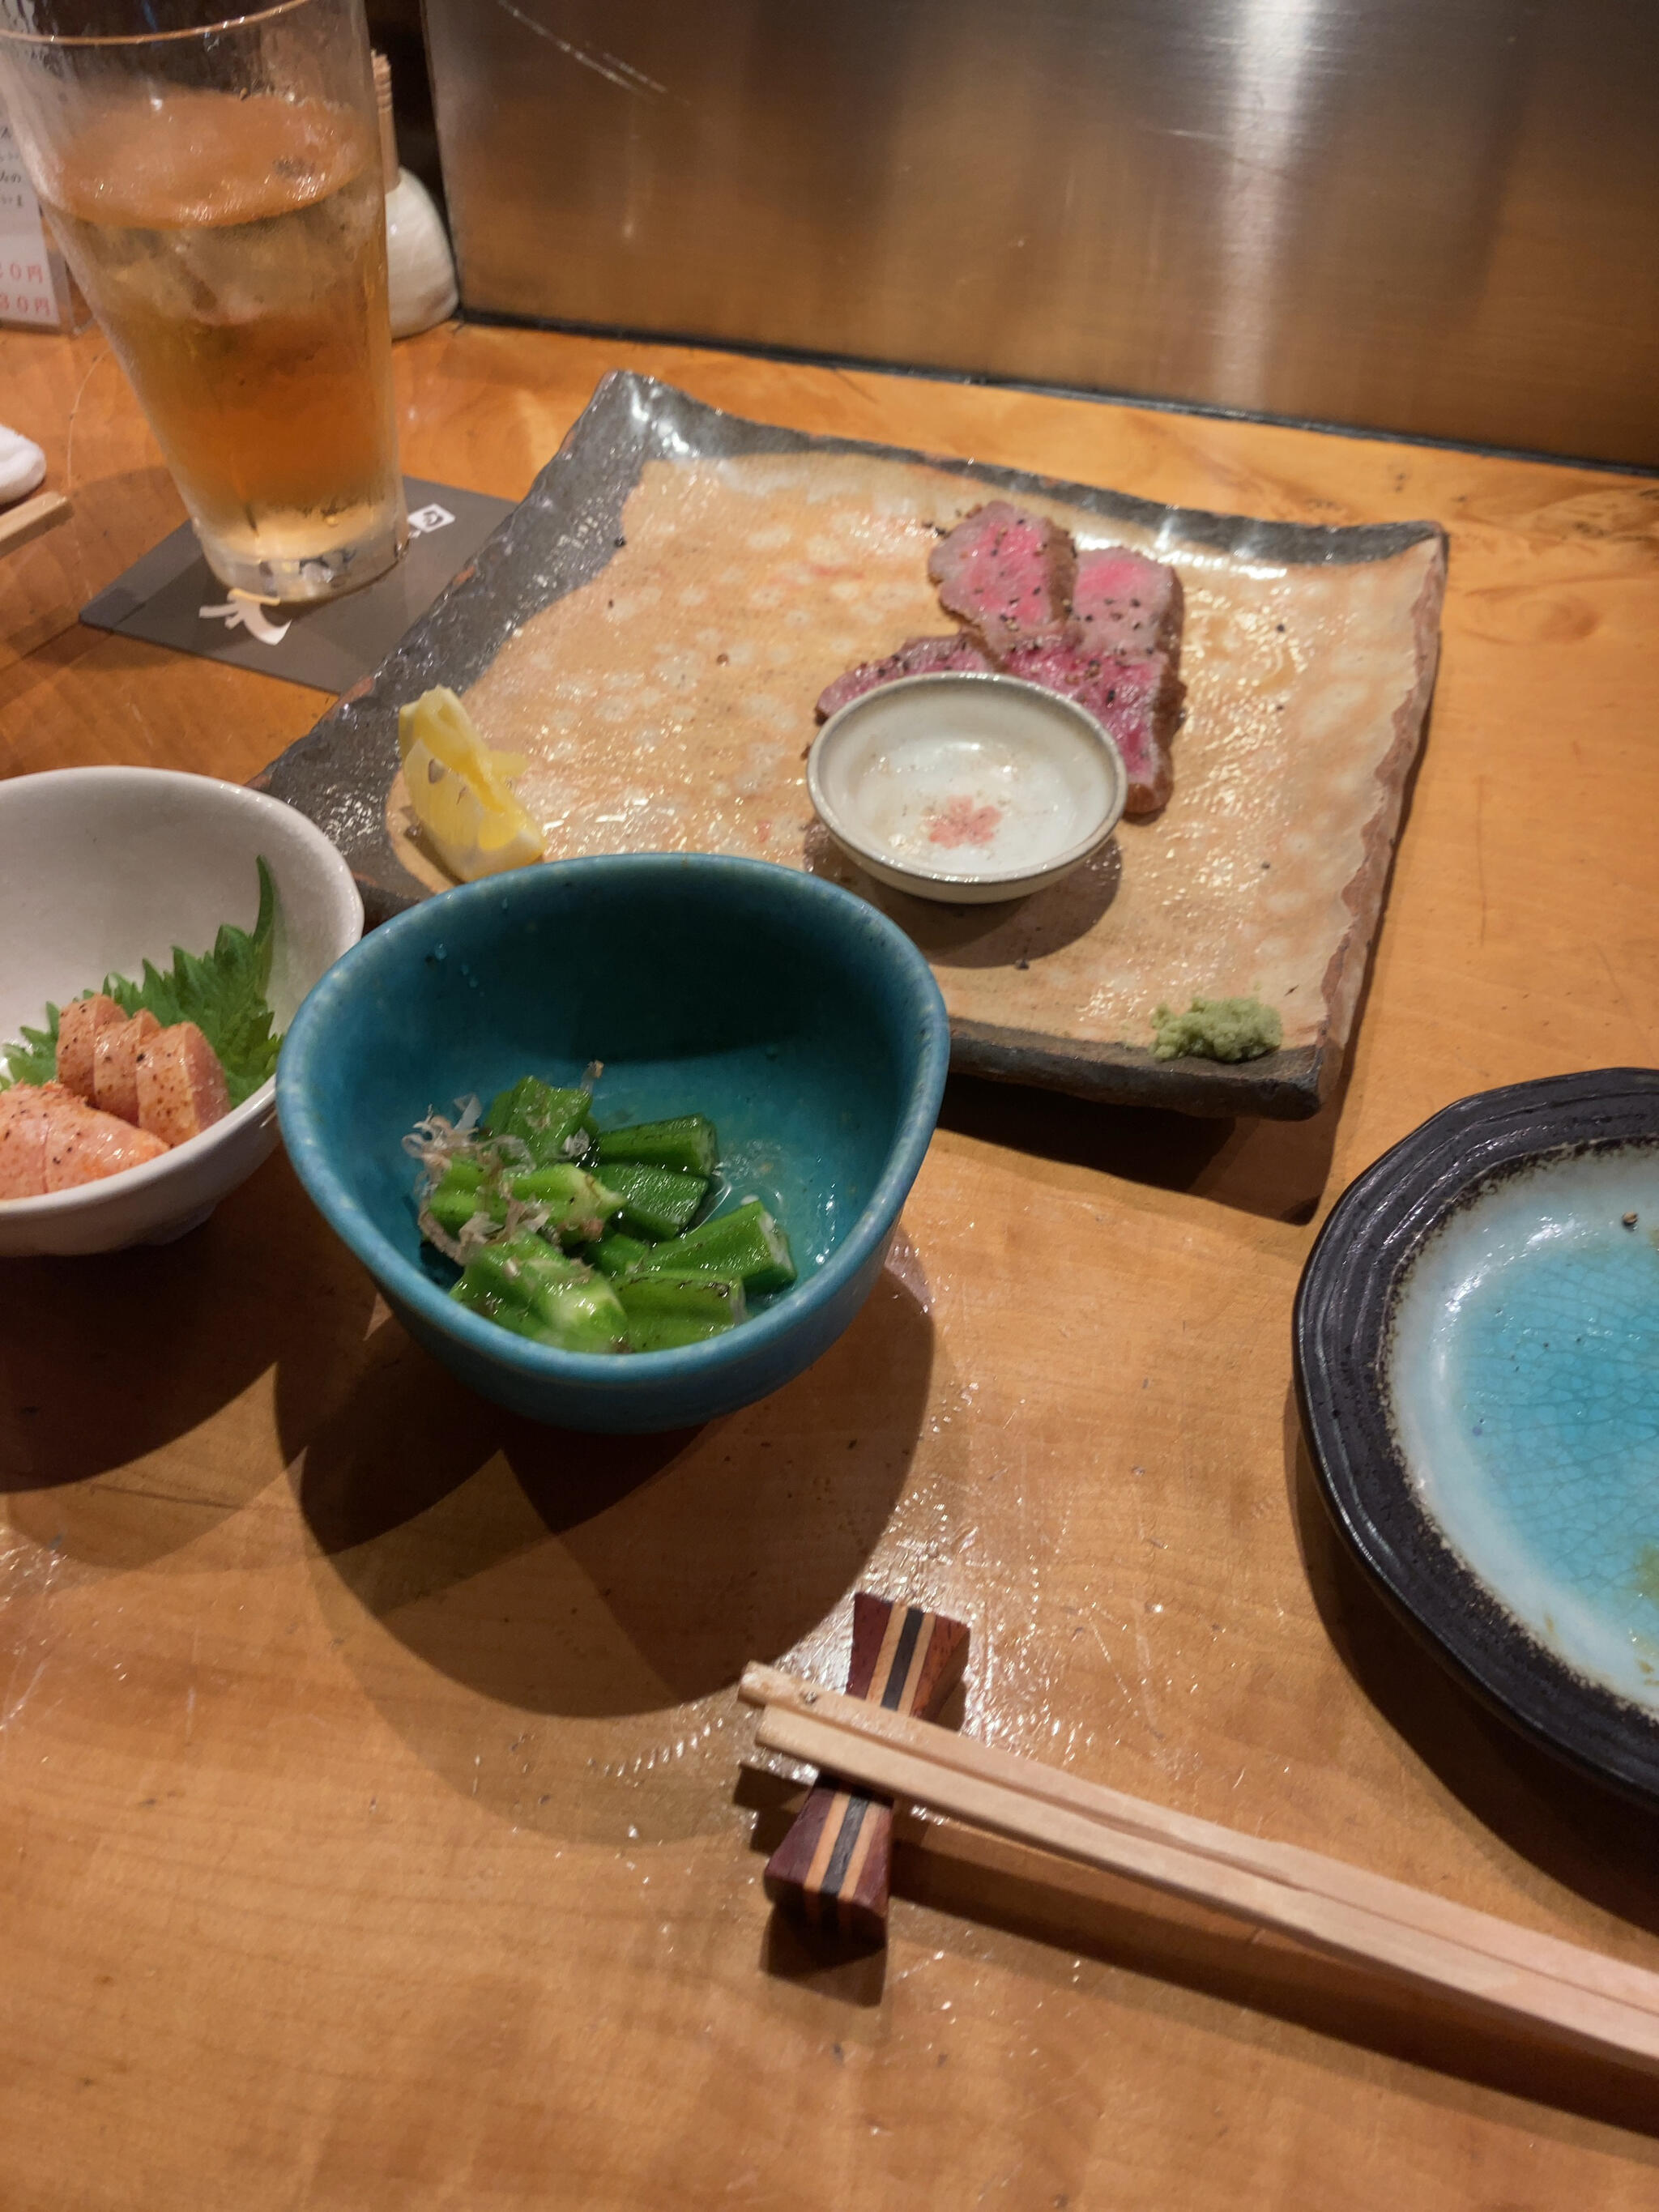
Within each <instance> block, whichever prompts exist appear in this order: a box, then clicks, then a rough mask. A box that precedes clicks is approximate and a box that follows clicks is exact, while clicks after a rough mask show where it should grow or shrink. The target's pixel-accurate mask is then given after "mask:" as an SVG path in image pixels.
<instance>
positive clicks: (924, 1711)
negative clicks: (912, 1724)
mask: <svg viewBox="0 0 1659 2212" xmlns="http://www.w3.org/2000/svg"><path fill="white" fill-rule="evenodd" d="M967 1659H968V1631H967V1630H966V1629H965V1628H964V1627H963V1625H962V1623H961V1622H960V1621H959V1620H944V1619H943V1618H942V1617H941V1616H940V1615H939V1613H928V1612H926V1611H925V1610H924V1609H923V1608H922V1607H921V1606H915V1605H903V1604H896V1603H895V1602H894V1601H892V1600H891V1599H890V1598H884V1597H878V1596H876V1595H874V1594H873V1593H872V1591H870V1590H854V1593H853V1650H852V1655H851V1657H850V1659H849V1661H848V1668H847V1694H848V1697H849V1698H863V1699H868V1700H870V1701H871V1702H872V1703H873V1704H875V1705H880V1706H881V1707H882V1708H883V1709H884V1711H889V1712H896V1713H905V1714H911V1715H914V1716H915V1718H916V1719H918V1720H924V1721H931V1720H933V1718H935V1717H936V1716H937V1715H938V1713H939V1711H940V1709H941V1708H942V1707H943V1705H944V1704H945V1699H947V1698H948V1697H949V1696H950V1694H951V1692H952V1691H953V1690H954V1689H955V1688H956V1686H957V1683H958V1682H959V1681H960V1680H962V1670H963V1667H964V1666H965V1665H966V1663H967ZM892 1858H893V1809H892V1806H891V1803H890V1802H889V1801H888V1800H886V1799H884V1798H881V1797H878V1796H871V1795H870V1794H869V1792H868V1791H866V1790H857V1789H854V1788H852V1787H851V1786H850V1785H849V1784H846V1783H844V1782H843V1781H842V1779H841V1778H839V1777H838V1776H836V1775H833V1774H832V1775H829V1776H820V1777H819V1778H818V1780H817V1782H815V1783H814V1784H813V1785H812V1787H811V1790H809V1791H808V1792H807V1796H806V1802H805V1804H804V1805H803V1806H802V1807H801V1808H800V1811H799V1813H798V1814H796V1815H795V1820H794V1824H793V1826H792V1827H791V1829H790V1831H789V1832H788V1834H787V1836H786V1837H785V1838H784V1839H783V1841H782V1842H781V1844H779V1845H778V1847H777V1849H776V1850H775V1851H774V1852H773V1854H772V1856H771V1857H770V1858H769V1859H768V1861H767V1862H766V1873H765V1876H764V1880H765V1883H766V1894H767V1895H768V1896H769V1898H770V1899H771V1900H772V1902H773V1904H774V1905H780V1906H781V1907H782V1908H783V1909H784V1910H785V1911H791V1912H794V1913H797V1914H799V1916H800V1917H802V1918H803V1919H804V1920H805V1921H806V1922H807V1923H808V1924H809V1925H810V1926H811V1927H812V1928H813V1929H817V1931H819V1932H820V1933H823V1934H826V1935H829V1936H833V1937H835V1938H837V1939H839V1940H840V1941H841V1942H844V1943H849V1944H854V1943H857V1944H864V1945H869V1944H872V1943H879V1942H884V1940H885V1937H886V1934H887V1907H888V1904H889V1901H890V1884H891V1873H892Z"/></svg>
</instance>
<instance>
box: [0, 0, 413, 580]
mask: <svg viewBox="0 0 1659 2212" xmlns="http://www.w3.org/2000/svg"><path fill="white" fill-rule="evenodd" d="M222 5H223V0H220V9H222ZM218 13H219V10H217V9H213V8H211V7H206V8H204V7H202V6H200V5H194V6H192V5H191V4H189V0H0V103H3V105H4V106H6V107H7V108H9V111H10V116H11V122H12V126H13V129H14V131H15V134H16V137H17V140H18V143H19V145H20V146H21V149H22V155H23V160H24V162H25V164H26V166H27V169H28V172H29V175H30V178H31V180H32V181H33V185H34V187H35V190H36V191H38V192H39V194H40V198H41V200H42V202H43V203H44V204H45V206H46V211H47V214H48V216H49V217H50V220H51V222H52V228H53V230H54V231H55V232H56V234H57V236H58V243H59V244H60V245H61V246H62V247H63V249H64V255H65V256H66V258H67V259H68V261H69V264H70V267H71V268H72V269H73V270H74V271H75V274H76V277H77V278H78V279H79V280H80V284H81V289H82V291H83V292H84V293H85V294H86V295H87V298H88V300H89V301H90V302H91V303H92V307H93V311H94V313H95V314H96V315H97V317H98V319H99V321H100V323H101V324H102V325H103V328H104V331H105V334H106V337H108V339H109V342H110V343H111V345H112V347H113V349H114V350H115V353H116V356H117V357H118V359H119V361H120V362H121V365H122V367H123V368H125V371H126V373H127V375H128V377H129V378H130V379H131V383H132V387H133V389H134V391H135V392H137V395H138V398H139V401H140V403H141V404H142V405H143V410H144V412H145V414H146V415H147V416H149V422H150V427H151V428H152V429H154V431H155V435H156V437H157V438H158V439H159V440H160V441H161V451H162V453H163V454H164V455H165V456H166V459H167V466H168V467H169V468H170V469H171V470H172V471H173V481H174V482H175V483H177V485H178V487H179V491H180V492H181V493H182V495H183V496H184V501H185V506H186V507H188V509H189V510H190V517H191V521H192V522H193V523H194V525H195V526H196V533H197V537H198V538H200V539H201V541H202V550H203V551H204V554H205V555H206V556H207V559H208V563H209V566H210V568H212V569H213V572H214V574H216V576H218V577H219V578H220V579H221V580H222V581H223V582H225V583H227V584H229V585H233V586H237V587H239V588H240V589H241V590H243V591H246V592H254V593H258V595H260V596H261V597H264V598H270V599H295V600H299V599H331V598H333V597H335V596H336V595H337V594H338V593H339V592H347V591H350V590H352V589H353V588H354V587H355V586H357V585H359V584H363V583H367V582H368V581H369V580H370V579H371V578H372V577H374V576H378V575H380V574H382V573H383V572H384V571H385V570H386V569H387V568H390V567H391V566H392V562H394V561H396V559H397V558H398V554H399V553H400V552H401V551H402V550H403V547H404V544H405V543H406V541H407V538H408V523H407V520H406V519H405V516H404V496H403V480H402V477H401V476H400V475H399V473H398V438H397V424H396V418H395V414H394V410H393V404H392V333H391V325H390V322H389V319H388V317H387V312H386V199H385V185H384V181H383V179H382V174H381V167H380V138H379V126H378V122H377V118H376V113H375V106H374V79H373V76H372V74H371V70H370V64H369V51H368V31H367V28H366V27H365V24H364V21H363V6H362V0H283V4H280V5H277V6H274V7H266V8H260V9H254V10H253V11H252V12H250V13H249V14H247V15H240V16H237V17H235V18H234V19H233V20H229V21H224V20H216V15H217V14H218Z"/></svg>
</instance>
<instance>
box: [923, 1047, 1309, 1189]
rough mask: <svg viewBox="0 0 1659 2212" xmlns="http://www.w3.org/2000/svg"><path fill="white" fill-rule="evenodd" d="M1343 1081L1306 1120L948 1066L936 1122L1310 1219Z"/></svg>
mask: <svg viewBox="0 0 1659 2212" xmlns="http://www.w3.org/2000/svg"><path fill="white" fill-rule="evenodd" d="M1341 1099H1342V1090H1341V1086H1339V1088H1338V1091H1337V1093H1336V1095H1335V1097H1334V1098H1333V1099H1332V1100H1331V1102H1330V1103H1328V1105H1327V1106H1326V1107H1325V1108H1324V1109H1323V1110H1322V1112H1320V1113H1318V1114H1316V1115H1314V1116H1313V1117H1312V1119H1311V1120H1310V1121H1259V1120H1254V1119H1240V1120H1236V1121H1228V1120H1218V1121H1212V1120H1209V1119H1207V1118H1206V1117H1203V1116H1200V1115H1195V1114H1175V1113H1169V1112H1164V1111H1161V1110H1159V1109H1157V1108H1155V1107H1150V1106H1106V1105H1102V1104H1100V1103H1098V1102H1097V1101H1096V1100H1092V1099H1087V1098H1071V1097H1066V1096H1065V1095H1064V1094H1063V1093H1061V1092H1060V1091H1037V1090H1034V1089H1032V1088H1030V1086H1029V1085H1024V1084H1018V1083H994V1082H992V1081H990V1080H988V1079H987V1078H985V1077H983V1076H975V1075H953V1076H952V1077H951V1079H950V1081H949V1082H948V1083H947V1085H945V1103H944V1106H943V1107H942V1108H941V1109H940V1112H939V1126H940V1127H941V1128H945V1129H953V1130H955V1131H957V1133H959V1134H960V1135H963V1136H966V1137H977V1138H980V1139H982V1140H983V1141H985V1142H986V1143H987V1144H994V1145H1006V1146H1009V1147H1010V1148H1011V1149H1012V1150H1013V1151H1015V1152H1031V1153H1036V1154H1038V1155H1039V1156H1041V1157H1042V1158H1045V1159H1052V1160H1063V1161H1065V1162H1066V1163H1067V1164H1069V1165H1071V1166H1073V1167H1085V1168H1095V1169H1098V1170H1101V1171H1102V1172H1103V1173H1104V1174H1107V1175H1114V1176H1122V1177H1123V1178H1124V1179H1125V1180H1126V1181H1127V1182H1141V1183H1147V1184H1150V1185H1151V1186H1152V1188H1154V1189H1158V1190H1179V1191H1186V1192H1188V1193H1189V1194H1191V1195H1192V1196H1194V1197H1195V1198H1210V1199H1213V1200H1215V1201H1216V1203H1217V1204H1218V1205H1220V1206H1237V1208H1238V1209H1239V1210H1240V1211H1241V1212H1246V1213H1256V1214H1262V1215H1265V1216H1266V1217H1267V1218H1269V1219H1271V1220H1275V1221H1291V1222H1306V1221H1310V1220H1312V1218H1313V1217H1314V1214H1315V1213H1316V1211H1317V1210H1318V1206H1319V1201H1320V1199H1321V1197H1322V1194H1323V1192H1324V1188H1325V1182H1326V1178H1327V1177H1328V1175H1329V1174H1330V1170H1331V1155H1332V1152H1333V1150H1334V1146H1335V1143H1336V1125H1337V1118H1338V1115H1339V1114H1340V1110H1341Z"/></svg>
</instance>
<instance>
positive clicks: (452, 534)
mask: <svg viewBox="0 0 1659 2212" xmlns="http://www.w3.org/2000/svg"><path fill="white" fill-rule="evenodd" d="M404 495H405V496H406V498H407V500H408V502H409V522H410V538H409V550H408V551H407V552H406V553H405V554H404V557H403V559H402V560H401V561H399V562H398V565H397V567H396V568H393V569H392V570H390V571H389V573H388V574H386V575H384V576H380V577H378V578H377V579H376V580H375V581H374V583H372V584H366V585H364V586H363V588H362V591H360V592H348V593H347V594H346V596H345V597H344V598H343V599H329V600H322V601H319V602H318V603H317V604H315V605H311V606H300V607H284V606H281V605H277V604H276V602H274V601H272V600H268V599H254V598H252V596H251V595H250V594H248V593H246V592H232V591H228V590H227V588H226V587H225V586H224V585H223V584H222V583H221V582H220V581H219V580H218V578H217V577H216V575H215V574H213V572H212V570H211V569H210V568H209V567H208V564H207V562H205V561H204V559H203V558H202V550H201V547H200V546H199V545H198V544H197V540H196V533H195V532H194V531H193V530H192V529H191V526H190V525H189V524H188V523H187V522H186V523H181V524H180V525H179V528H178V529H177V530H175V531H174V532H173V534H172V536H171V537H170V538H163V539H162V540H161V544H159V545H157V546H155V547H153V548H152V549H151V550H150V551H149V552H148V553H146V554H145V555H144V556H143V559H142V560H141V561H135V562H134V563H133V565H132V566H131V568H129V569H128V570H127V571H126V574H125V575H123V576H118V577H117V579H116V580H115V581H114V583H112V585H110V586H109V587H108V588H107V589H106V590H105V591H102V592H100V593H99V594H98V596H97V598H96V599H94V600H92V601H91V602H90V603H89V604H88V605H86V606H84V607H82V610H81V619H82V622H83V623H89V624H90V625H91V627H92V628H93V629H109V630H116V631H118V632H119V634H120V635H122V636H123V637H137V638H143V640H144V641H145V642H146V643H148V644H150V645H166V646H171V647H173V650H174V651H175V652H179V653H200V654H201V655H202V657H203V658H204V659H207V660H228V661H229V662H230V663H231V664H232V665H233V666H234V667H237V668H257V669H258V670H259V671H261V673H262V674H264V675H266V676H282V677H286V678H287V679H288V681H289V683H290V684H311V685H313V687H314V688H315V689H316V690H319V691H333V692H342V691H349V690H350V689H351V687H352V685H353V684H356V683H358V682H360V681H361V680H362V678H364V677H365V676H370V675H372V674H373V673H374V671H375V670H376V669H377V668H378V667H379V666H380V663H381V662H382V661H383V660H384V659H386V655H387V654H388V653H390V652H391V651H392V647H393V646H395V645H396V644H397V642H398V639H399V638H400V637H402V635H404V631H405V630H406V629H409V628H410V624H411V623H416V622H418V621H419V620H420V618H421V617H422V615H423V614H425V613H426V611H427V610H428V607H430V606H431V605H432V604H433V602H434V600H435V599H437V597H438V596H439V594H440V593H441V592H442V591H443V590H444V589H445V588H446V587H447V586H448V585H449V584H450V583H451V582H453V580H454V578H455V575H456V574H457V573H458V571H459V570H460V569H462V568H465V567H466V565H467V563H468V562H470V561H471V558H472V556H473V555H474V554H475V553H476V552H477V550H478V549H479V547H480V546H481V545H482V544H483V542H484V540H485V538H488V537H489V534H490V532H491V531H493V530H494V529H495V526H496V525H497V523H499V522H500V521H501V520H502V518H503V517H504V516H506V515H508V514H510V513H512V512H513V501H512V500H510V499H495V498H493V497H492V496H491V495H489V493H488V492H482V491H461V490H459V489H457V488H456V487H455V486H454V485H453V484H441V483H428V482H427V481H426V479H425V478H424V477H404Z"/></svg>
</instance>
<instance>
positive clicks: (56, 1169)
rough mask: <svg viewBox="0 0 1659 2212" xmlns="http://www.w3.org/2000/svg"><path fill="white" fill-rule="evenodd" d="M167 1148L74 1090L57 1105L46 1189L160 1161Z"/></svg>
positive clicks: (71, 1185) (49, 1141)
mask: <svg viewBox="0 0 1659 2212" xmlns="http://www.w3.org/2000/svg"><path fill="white" fill-rule="evenodd" d="M166 1151H167V1146H165V1145H164V1144H163V1143H162V1142H161V1139H160V1138H159V1137H152V1136H150V1135H149V1133H147V1132H146V1131H144V1130H143V1129H135V1128H134V1127H132V1125H131V1122H129V1121H122V1120H121V1119H120V1118H119V1116H118V1115H114V1114H104V1113H100V1111H99V1109H97V1107H95V1106H88V1105H87V1104H85V1103H83V1101H82V1100H81V1099H79V1098H76V1097H75V1096H74V1095H73V1093H71V1092H68V1091H66V1092H64V1096H63V1097H62V1099H61V1100H59V1101H58V1102H57V1103H56V1104H55V1106H54V1108H53V1110H52V1115H51V1118H50V1122H49V1126H48V1127H47V1131H46V1176H45V1181H46V1188H47V1189H48V1190H74V1189H76V1188H78V1186H79V1185H80V1184H82V1183H85V1182H102V1181H103V1179H104V1177H105V1176H112V1175H119V1174H121V1173H122V1171H123V1170H125V1169H127V1168H137V1167H142V1166H143V1164H144V1162H145V1161H146V1160H159V1159H160V1158H161V1156H162V1154H163V1153H164V1152H166Z"/></svg>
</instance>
